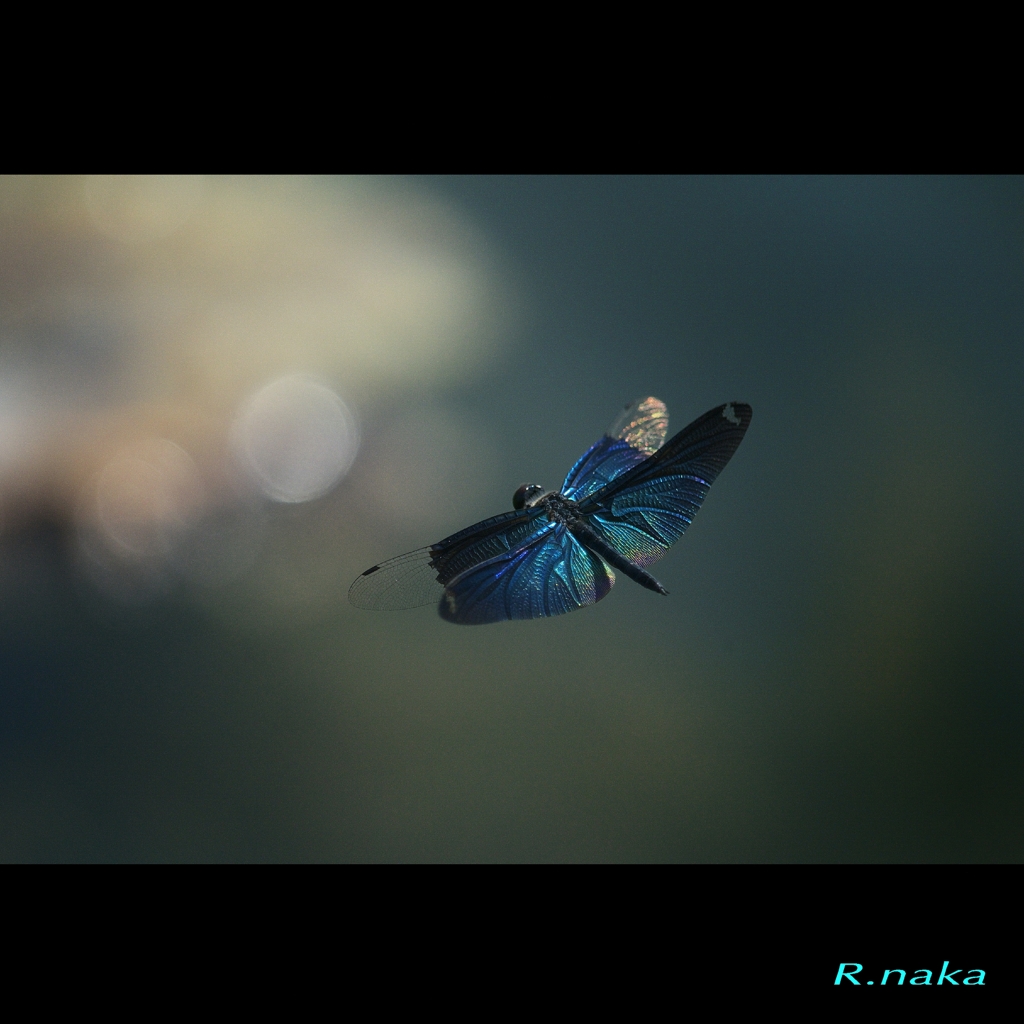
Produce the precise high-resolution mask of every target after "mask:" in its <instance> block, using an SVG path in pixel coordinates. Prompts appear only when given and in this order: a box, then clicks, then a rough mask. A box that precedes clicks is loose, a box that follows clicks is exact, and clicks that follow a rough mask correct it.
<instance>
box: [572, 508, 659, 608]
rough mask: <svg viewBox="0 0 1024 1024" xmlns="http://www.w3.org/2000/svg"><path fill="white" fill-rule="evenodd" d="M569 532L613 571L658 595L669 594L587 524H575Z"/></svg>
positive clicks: (648, 574)
mask: <svg viewBox="0 0 1024 1024" xmlns="http://www.w3.org/2000/svg"><path fill="white" fill-rule="evenodd" d="M569 530H570V532H571V533H572V535H573V536H574V537H575V538H576V539H577V540H578V541H579V542H580V543H581V544H582V545H583V546H584V547H585V548H588V549H589V550H590V551H592V552H593V553H594V554H595V555H598V556H599V557H601V558H603V559H604V560H605V561H606V562H607V563H608V564H609V565H610V566H611V567H612V568H613V569H618V570H619V571H620V572H623V573H625V574H626V575H627V576H628V577H629V578H630V579H631V580H635V581H636V582H637V583H639V584H640V586H641V587H646V588H647V589H648V590H653V591H654V592H655V593H656V594H668V591H667V590H666V589H665V588H664V587H663V586H662V585H661V584H660V583H659V582H658V581H657V580H656V579H655V578H654V577H653V576H652V575H651V574H650V573H649V572H645V571H644V570H643V569H641V568H640V566H639V565H634V564H633V563H632V562H631V561H630V560H629V559H628V558H623V556H622V555H620V554H619V553H618V551H616V550H615V549H614V548H612V547H610V546H609V545H608V544H606V543H605V542H604V541H603V540H602V539H601V538H600V537H598V535H597V534H596V533H594V531H593V530H592V529H591V528H590V527H589V526H587V525H586V524H585V523H574V524H573V525H572V526H570V527H569Z"/></svg>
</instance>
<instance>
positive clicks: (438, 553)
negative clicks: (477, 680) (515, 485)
mask: <svg viewBox="0 0 1024 1024" xmlns="http://www.w3.org/2000/svg"><path fill="white" fill-rule="evenodd" d="M540 515H541V513H540V512H539V511H537V510H534V509H523V510H522V511H516V512H505V513H503V514H502V515H498V516H493V517H492V518H491V519H485V520H484V521H483V522H480V523H476V524H475V525H473V526H469V527H467V528H466V529H465V530H460V531H459V532H458V533H453V534H452V535H451V536H450V537H445V539H444V540H440V541H438V542H437V543H436V544H431V545H430V546H429V547H425V548H418V549H417V550H416V551H409V552H407V553H406V554H404V555H398V556H397V557H395V558H389V559H388V560H387V561H386V562H381V563H380V564H379V565H374V566H371V567H370V568H369V569H367V570H366V572H364V573H363V574H362V575H361V576H357V577H356V580H355V582H354V583H353V584H352V586H351V587H349V591H348V599H349V601H350V602H351V603H352V604H354V605H355V606H356V607H357V608H368V609H370V610H371V611H396V610H398V609H401V608H418V607H419V606H420V605H424V604H434V603H436V602H437V600H438V598H439V597H440V596H441V593H442V591H443V590H444V585H445V584H446V583H447V582H448V581H449V580H450V579H452V578H454V577H455V576H457V575H458V574H459V573H461V572H465V571H466V570H467V569H470V568H472V567H473V566H474V565H477V564H479V563H480V562H483V561H486V560H487V559H489V558H493V557H495V556H496V555H500V554H502V553H507V552H508V551H509V550H511V549H513V548H515V547H517V546H518V545H521V544H522V543H524V542H525V541H527V540H528V539H529V538H530V536H531V535H532V534H534V533H536V532H537V531H538V529H539V528H540V527H541V526H542V525H543V524H542V523H539V522H538V521H537V520H538V519H539V517H540Z"/></svg>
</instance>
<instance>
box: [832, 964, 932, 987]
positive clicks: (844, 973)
mask: <svg viewBox="0 0 1024 1024" xmlns="http://www.w3.org/2000/svg"><path fill="white" fill-rule="evenodd" d="M847 967H856V968H857V970H855V971H848V970H847V969H846V968H847ZM863 970H864V965H863V964H840V965H839V973H838V974H837V975H836V980H835V984H836V985H838V984H839V982H841V981H842V980H843V978H849V979H850V981H852V982H853V983H854V985H859V984H860V982H859V981H858V980H857V979H856V978H855V977H854V975H855V974H860V972H861V971H863ZM929 977H930V975H929Z"/></svg>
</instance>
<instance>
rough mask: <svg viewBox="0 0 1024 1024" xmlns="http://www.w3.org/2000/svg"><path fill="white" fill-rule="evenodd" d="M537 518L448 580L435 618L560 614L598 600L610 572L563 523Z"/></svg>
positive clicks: (475, 620) (476, 621)
mask: <svg viewBox="0 0 1024 1024" xmlns="http://www.w3.org/2000/svg"><path fill="white" fill-rule="evenodd" d="M542 522H543V525H542V526H541V527H540V529H539V530H537V531H536V533H534V534H533V535H531V536H530V537H528V538H527V539H525V540H524V541H523V542H521V543H519V544H518V545H516V546H511V547H510V548H509V550H507V551H505V552H502V553H501V554H498V555H495V556H494V557H493V558H490V559H488V560H487V561H485V562H482V563H480V564H479V565H476V566H474V567H473V568H471V569H468V570H466V571H464V572H462V573H461V574H459V575H458V576H456V577H454V578H453V579H451V580H449V581H448V582H447V584H446V586H445V589H444V594H443V596H442V597H441V600H440V602H439V604H438V609H437V610H438V612H439V613H440V615H441V618H442V619H447V620H448V621H449V622H457V623H459V624H460V625H464V626H476V625H482V624H484V623H487V622H502V621H504V620H505V619H540V618H546V617H547V616H550V615H562V614H564V613H565V612H571V611H575V609H577V608H582V607H583V606H584V605H588V604H596V603H597V602H598V601H600V600H601V598H602V597H604V596H605V595H606V594H607V593H608V591H609V590H611V588H612V584H614V582H615V575H614V573H613V572H612V571H611V569H609V568H608V566H606V565H605V563H604V562H603V561H602V560H601V559H600V558H598V557H597V556H596V555H594V554H591V552H589V551H588V550H587V549H586V548H584V547H583V546H582V545H581V544H580V543H579V542H578V541H577V540H576V539H575V538H574V537H573V536H572V534H571V533H569V531H568V530H567V529H566V527H565V526H564V525H563V524H561V523H554V522H550V521H548V520H547V519H544V520H543V521H542Z"/></svg>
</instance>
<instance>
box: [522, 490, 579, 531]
mask: <svg viewBox="0 0 1024 1024" xmlns="http://www.w3.org/2000/svg"><path fill="white" fill-rule="evenodd" d="M534 504H535V505H537V506H539V507H541V508H543V509H544V511H545V512H546V513H547V514H548V518H549V519H551V520H553V521H554V522H556V523H563V524H564V525H565V526H572V525H573V524H574V523H577V522H578V521H579V520H580V519H583V518H584V517H583V515H581V513H580V507H579V505H578V504H577V503H576V502H575V501H573V500H572V498H567V497H566V496H565V495H564V494H560V493H559V492H558V491H551V492H549V493H548V494H545V495H542V496H541V498H540V500H539V501H536V502H534Z"/></svg>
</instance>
